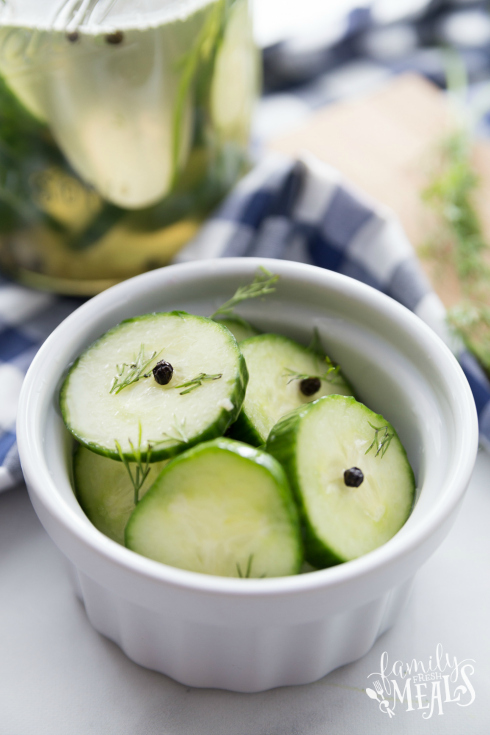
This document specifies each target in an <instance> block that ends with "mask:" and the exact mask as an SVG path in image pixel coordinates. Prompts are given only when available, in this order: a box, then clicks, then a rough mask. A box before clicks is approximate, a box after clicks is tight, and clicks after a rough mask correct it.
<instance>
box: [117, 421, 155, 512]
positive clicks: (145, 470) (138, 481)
mask: <svg viewBox="0 0 490 735" xmlns="http://www.w3.org/2000/svg"><path fill="white" fill-rule="evenodd" d="M141 435H142V429H141V421H139V422H138V444H137V446H135V445H134V444H133V442H132V441H131V439H128V442H129V446H130V447H131V451H132V453H133V457H134V462H133V464H135V465H136V466H135V470H134V475H133V470H132V469H131V462H129V461H128V459H127V457H126V456H125V455H124V454H123V451H122V448H121V444H120V443H119V442H118V440H117V439H115V444H116V449H117V453H118V454H119V458H120V460H121V462H122V463H123V464H124V466H125V468H126V471H127V473H128V475H129V479H130V480H131V484H132V485H133V488H134V504H135V505H137V504H138V502H139V492H140V490H141V488H142V487H143V485H144V483H145V480H146V478H147V477H148V475H149V472H150V469H151V466H150V459H151V452H152V445H151V443H150V442H148V446H147V450H146V459H145V461H144V462H143V460H142V458H141Z"/></svg>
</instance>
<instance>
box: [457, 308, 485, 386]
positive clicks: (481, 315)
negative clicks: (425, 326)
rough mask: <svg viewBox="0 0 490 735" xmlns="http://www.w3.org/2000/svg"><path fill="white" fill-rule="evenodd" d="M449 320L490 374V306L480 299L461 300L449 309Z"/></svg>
mask: <svg viewBox="0 0 490 735" xmlns="http://www.w3.org/2000/svg"><path fill="white" fill-rule="evenodd" d="M447 320H448V323H449V325H450V327H451V328H452V329H453V331H454V332H456V334H457V335H458V336H459V337H460V338H461V339H462V340H463V342H465V344H466V346H467V348H468V349H469V350H470V351H471V352H473V354H474V355H476V357H477V358H478V360H479V361H480V362H481V364H482V365H483V367H484V368H485V370H486V371H487V374H488V375H490V306H488V305H487V304H484V303H481V302H479V301H471V300H465V301H461V302H460V303H459V304H456V306H453V307H452V308H450V309H448V312H447Z"/></svg>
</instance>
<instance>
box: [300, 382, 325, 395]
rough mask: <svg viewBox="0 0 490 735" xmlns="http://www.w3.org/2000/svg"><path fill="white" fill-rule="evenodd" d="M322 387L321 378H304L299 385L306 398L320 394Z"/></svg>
mask: <svg viewBox="0 0 490 735" xmlns="http://www.w3.org/2000/svg"><path fill="white" fill-rule="evenodd" d="M321 386H322V381H321V380H320V378H303V380H302V381H301V382H300V384H299V389H300V391H301V392H302V394H303V395H304V396H313V395H314V394H315V393H318V391H319V390H320V388H321Z"/></svg>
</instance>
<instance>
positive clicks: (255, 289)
mask: <svg viewBox="0 0 490 735" xmlns="http://www.w3.org/2000/svg"><path fill="white" fill-rule="evenodd" d="M278 280H279V276H277V275H273V274H272V273H270V271H268V270H267V269H266V268H262V267H260V268H259V270H258V272H257V274H256V276H255V278H254V280H253V281H252V283H249V284H247V285H246V286H240V287H239V288H237V290H236V291H235V293H234V295H233V296H232V297H231V299H229V300H228V301H225V303H224V304H222V305H221V306H220V307H219V309H216V311H215V312H214V313H213V314H211V316H210V319H215V318H216V317H217V316H231V315H234V309H235V306H237V305H238V304H240V303H241V302H242V301H248V300H249V299H257V298H260V297H262V296H267V295H268V294H271V293H274V291H275V290H276V286H275V284H276V283H277V281H278Z"/></svg>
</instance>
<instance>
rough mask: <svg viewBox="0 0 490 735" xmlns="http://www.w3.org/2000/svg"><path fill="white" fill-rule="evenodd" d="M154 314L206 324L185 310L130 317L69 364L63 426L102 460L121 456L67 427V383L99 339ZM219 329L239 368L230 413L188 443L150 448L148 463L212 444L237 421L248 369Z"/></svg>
mask: <svg viewBox="0 0 490 735" xmlns="http://www.w3.org/2000/svg"><path fill="white" fill-rule="evenodd" d="M157 314H159V315H162V316H164V315H165V316H178V315H185V316H193V317H195V318H196V319H206V321H208V318H207V317H203V316H197V315H195V314H188V312H186V311H181V310H177V311H167V312H152V313H149V314H142V315H140V316H135V317H131V318H130V319H124V320H123V321H121V322H119V324H116V326H114V327H112V328H111V329H108V330H107V332H105V333H104V334H103V335H102V336H101V337H99V338H98V339H96V340H95V341H94V342H92V343H91V344H90V345H89V346H88V347H87V348H86V349H85V350H84V351H83V352H82V354H81V355H79V357H77V359H76V360H75V362H74V363H73V364H72V365H71V367H70V369H69V371H68V373H67V375H66V377H65V379H64V381H63V384H62V386H61V389H60V410H61V415H62V418H63V421H64V423H65V426H66V428H67V429H68V431H69V432H70V434H72V436H73V437H74V438H75V439H76V440H77V441H78V442H79V443H80V444H82V445H83V446H84V447H87V449H90V451H92V452H95V453H96V454H100V455H102V456H103V457H109V458H110V459H114V460H116V461H118V462H121V461H122V460H121V457H120V456H119V453H118V452H117V450H116V449H114V450H111V449H108V448H107V447H105V446H102V445H101V444H97V443H96V442H91V441H88V440H87V438H86V437H83V436H81V435H80V434H78V433H77V432H76V430H75V429H74V428H73V427H72V426H71V425H70V421H69V418H68V410H67V407H66V395H67V392H68V388H69V382H70V376H71V375H72V373H73V371H74V370H75V369H76V367H77V365H78V363H79V361H80V360H81V358H82V357H83V355H84V354H85V352H86V351H87V350H88V349H91V348H93V347H95V346H96V345H97V344H99V342H101V341H102V340H105V339H106V337H107V336H108V335H110V334H111V333H113V332H114V331H116V330H117V329H118V328H119V327H120V326H121V325H122V324H128V323H130V322H136V321H142V320H144V319H149V318H152V317H154V316H156V315H157ZM221 327H222V329H226V331H227V332H228V333H229V334H230V336H231V337H232V339H233V341H234V342H235V345H236V350H237V357H238V365H237V380H236V382H235V388H234V391H233V392H232V393H231V395H230V401H231V402H232V403H233V406H234V408H233V410H232V411H228V410H227V409H225V408H223V409H222V410H221V411H220V413H219V414H218V417H217V418H216V420H215V421H214V422H213V424H211V425H210V426H208V427H207V428H206V429H205V430H204V431H202V432H201V434H198V435H197V436H195V437H193V438H192V439H191V440H190V441H189V442H187V443H185V444H184V443H182V444H176V445H174V446H170V447H166V448H165V447H163V448H161V449H153V450H152V452H151V455H150V462H160V461H161V460H163V459H169V458H170V457H175V456H176V455H178V454H181V453H182V452H185V451H186V450H187V449H189V448H190V447H193V446H195V445H196V444H200V443H202V442H207V441H211V440H212V439H215V438H216V437H219V436H222V435H223V434H224V433H225V431H226V430H227V429H228V427H229V426H230V425H231V424H232V423H233V422H234V421H236V418H237V417H238V414H239V413H240V411H241V407H242V403H243V401H244V398H245V391H246V389H247V383H248V370H247V364H246V362H245V358H244V357H243V355H242V353H241V352H240V349H239V347H238V343H237V342H236V339H235V337H234V336H233V335H232V333H231V332H230V330H229V329H228V328H227V327H226V326H224V325H221ZM123 456H124V458H125V459H127V460H128V461H129V462H132V461H134V460H135V457H134V455H133V454H132V453H131V452H124V453H123ZM141 460H142V461H143V462H146V461H147V452H145V451H142V452H141Z"/></svg>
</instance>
